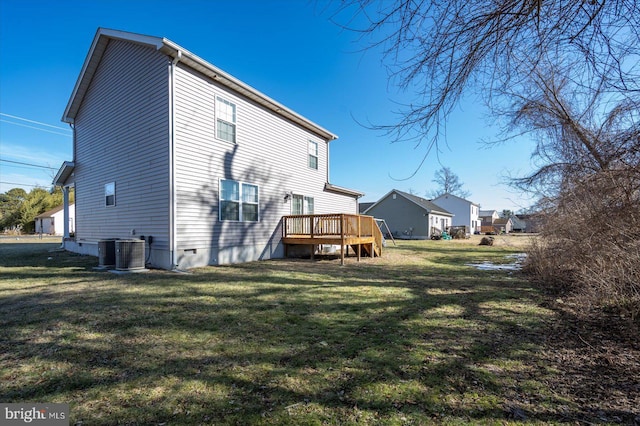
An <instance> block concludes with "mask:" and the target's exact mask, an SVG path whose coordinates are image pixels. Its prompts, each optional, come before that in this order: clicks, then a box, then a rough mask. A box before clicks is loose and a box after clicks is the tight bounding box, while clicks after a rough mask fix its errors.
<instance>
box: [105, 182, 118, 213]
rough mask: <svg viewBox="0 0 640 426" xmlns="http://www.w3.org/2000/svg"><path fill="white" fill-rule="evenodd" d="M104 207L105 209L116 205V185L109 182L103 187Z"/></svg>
mask: <svg viewBox="0 0 640 426" xmlns="http://www.w3.org/2000/svg"><path fill="white" fill-rule="evenodd" d="M104 205H105V206H106V207H110V206H115V205H116V183H115V182H109V183H107V184H105V185H104Z"/></svg>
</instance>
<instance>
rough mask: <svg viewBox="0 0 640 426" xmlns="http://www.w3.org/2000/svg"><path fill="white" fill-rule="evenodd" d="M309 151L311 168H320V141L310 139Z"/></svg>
mask: <svg viewBox="0 0 640 426" xmlns="http://www.w3.org/2000/svg"><path fill="white" fill-rule="evenodd" d="M307 151H308V154H309V163H308V164H309V168H311V169H316V170H318V142H314V141H309V143H308V146H307Z"/></svg>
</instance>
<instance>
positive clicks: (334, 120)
mask: <svg viewBox="0 0 640 426" xmlns="http://www.w3.org/2000/svg"><path fill="white" fill-rule="evenodd" d="M326 6H327V3H326V2H324V1H323V0H318V1H309V2H307V1H304V0H268V1H266V0H262V1H260V0H251V1H250V0H246V1H243V0H238V1H215V0H211V1H207V0H181V1H163V0H153V1H147V0H124V1H122V0H104V1H99V0H83V1H30V0H0V20H1V21H0V57H1V58H2V61H0V114H1V115H0V160H2V161H0V182H1V183H0V192H5V191H7V190H9V189H11V188H13V187H23V188H25V189H27V190H29V189H31V188H32V186H33V185H41V186H44V187H49V186H50V183H51V179H52V176H53V175H54V174H55V172H56V171H57V169H58V167H59V166H60V165H61V164H62V162H63V161H65V160H71V159H72V147H71V132H70V130H69V128H68V127H67V126H66V125H65V124H63V123H61V122H60V117H61V116H62V113H63V111H64V108H65V106H66V104H67V101H68V100H69V96H70V94H71V91H72V89H73V86H74V84H75V81H76V78H77V77H78V74H79V72H80V69H81V67H82V64H83V62H84V59H85V56H86V54H87V51H88V49H89V46H90V44H91V41H92V39H93V36H94V35H95V32H96V30H97V28H98V27H105V28H112V29H118V30H123V31H131V32H137V33H141V34H147V35H152V36H159V37H166V38H168V39H169V40H172V41H173V42H175V43H178V44H179V45H181V46H183V47H184V48H186V49H187V50H189V51H191V52H193V53H195V54H196V55H198V56H200V57H202V58H204V59H206V60H207V61H209V62H211V63H212V64H214V65H216V66H218V67H219V68H221V69H223V70H225V71H226V72H228V73H230V74H232V75H233V76H235V77H237V78H239V79H241V80H243V81H244V82H246V83H247V84H249V85H251V86H253V87H255V88H256V89H258V90H260V91H261V92H263V93H265V94H266V95H268V96H270V97H271V98H273V99H275V100H277V101H278V102H280V103H282V104H284V105H286V106H287V107H289V108H291V109H293V110H294V111H296V112H298V113H299V114H302V115H303V116H305V117H307V118H309V119H310V120H312V121H314V122H316V123H318V124H320V125H321V126H323V127H325V128H326V129H328V130H330V131H331V132H333V133H335V134H337V135H338V136H339V139H338V140H336V141H334V142H332V143H331V145H330V147H331V148H330V149H331V158H330V164H331V171H330V180H331V183H333V184H335V185H339V186H343V187H347V188H352V189H356V190H359V191H361V192H364V193H365V194H366V195H365V197H364V198H363V199H362V200H361V201H376V200H377V199H378V198H379V197H381V196H382V195H384V194H386V193H387V192H389V191H390V190H391V189H393V188H396V189H400V190H404V191H413V192H414V193H416V194H418V195H421V196H425V194H426V192H427V191H430V190H432V189H435V184H434V183H433V182H432V180H433V178H434V173H435V171H436V170H438V169H439V168H441V167H442V166H447V167H449V168H451V170H452V171H453V172H454V173H455V174H457V175H458V176H459V178H460V180H461V181H462V182H463V183H464V189H466V190H468V191H469V192H471V196H470V197H469V199H470V200H471V201H474V202H476V203H480V204H481V206H482V208H485V209H496V210H502V209H511V210H519V209H520V208H523V207H528V206H529V204H530V203H531V201H530V200H529V199H528V198H527V197H526V196H525V195H524V194H521V193H519V192H515V191H514V190H513V189H511V188H509V187H508V186H507V185H506V184H504V181H505V175H507V174H512V175H518V174H523V173H526V172H527V171H529V170H530V169H531V161H530V153H531V143H530V142H529V141H526V140H521V141H518V142H517V143H515V142H514V143H509V144H506V145H502V146H500V147H493V148H489V149H488V148H486V147H484V145H482V144H481V143H480V140H481V139H483V138H485V139H486V138H491V137H492V136H494V135H495V134H496V132H497V129H496V128H493V127H491V126H489V125H488V123H491V122H492V120H491V119H490V118H487V116H486V111H485V110H484V109H483V107H482V103H481V102H479V101H478V100H477V99H475V98H469V99H466V100H465V101H464V102H463V103H462V104H461V106H460V107H459V108H457V109H456V111H454V113H453V114H452V115H451V117H450V119H449V121H448V123H447V133H446V141H447V144H446V145H445V144H442V146H441V147H440V152H439V154H438V155H435V153H432V154H431V155H430V156H429V157H428V158H427V160H426V161H425V162H424V164H423V165H422V167H420V169H419V170H418V171H417V173H415V175H414V176H413V177H412V178H410V179H405V178H407V177H409V176H411V175H412V174H413V173H414V171H415V170H416V168H417V167H418V166H419V164H420V162H421V160H422V158H423V156H424V153H425V149H426V147H425V146H422V145H420V146H418V147H416V146H415V144H414V143H411V142H408V143H402V142H401V143H391V141H390V139H389V137H386V136H385V135H384V134H382V133H380V132H376V131H374V130H371V129H367V128H365V127H363V126H362V125H361V124H359V123H358V122H361V123H366V122H372V123H376V124H388V123H392V122H393V121H394V117H395V116H394V111H397V110H398V105H399V104H402V103H403V102H409V101H410V99H411V98H410V97H409V95H408V94H406V93H400V92H398V91H397V90H396V89H395V87H394V86H392V85H390V84H389V81H388V76H387V72H386V69H385V68H384V66H383V64H382V56H381V52H380V51H379V50H375V49H365V48H366V46H367V44H366V42H365V41H363V40H361V39H359V37H358V35H357V34H355V33H353V32H350V31H345V30H343V29H341V28H340V27H339V26H338V25H336V24H335V23H332V22H330V20H329V18H330V13H329V12H328V11H327V7H326ZM20 163H27V164H34V165H39V166H45V167H49V168H42V167H33V166H31V165H27V164H20Z"/></svg>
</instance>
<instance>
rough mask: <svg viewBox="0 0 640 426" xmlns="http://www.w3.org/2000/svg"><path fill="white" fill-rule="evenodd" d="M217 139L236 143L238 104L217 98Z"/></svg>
mask: <svg viewBox="0 0 640 426" xmlns="http://www.w3.org/2000/svg"><path fill="white" fill-rule="evenodd" d="M216 128H217V129H216V137H217V138H218V139H222V140H223V141H227V142H233V143H235V142H236V104H234V103H231V102H229V101H228V100H226V99H223V98H221V97H219V96H217V97H216Z"/></svg>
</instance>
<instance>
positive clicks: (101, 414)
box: [0, 237, 578, 425]
mask: <svg viewBox="0 0 640 426" xmlns="http://www.w3.org/2000/svg"><path fill="white" fill-rule="evenodd" d="M523 241H524V238H523V237H513V238H511V237H498V238H497V243H496V245H495V246H492V247H487V246H477V241H476V240H475V239H473V240H472V241H464V242H460V241H411V242H409V241H400V242H398V246H397V247H393V246H391V247H388V248H387V249H386V250H385V253H384V257H382V258H377V259H363V260H362V261H361V262H359V263H358V262H356V261H355V259H353V258H350V259H348V260H347V264H346V265H345V266H343V267H341V266H340V265H339V260H335V259H334V260H316V261H309V260H275V261H264V262H254V263H247V264H241V265H233V266H224V267H211V268H202V269H198V270H194V271H192V273H190V274H177V273H171V272H166V271H150V272H148V273H143V274H130V275H116V274H112V273H109V272H99V271H94V270H93V269H92V267H93V266H95V265H96V264H97V259H96V258H92V257H82V256H75V255H71V254H69V253H65V252H60V251H49V250H53V249H55V248H56V247H58V246H59V242H55V243H47V242H36V241H26V242H25V241H22V240H20V241H15V240H1V241H0V401H2V402H25V401H30V402H60V403H69V404H70V408H71V424H76V423H77V422H83V424H85V425H101V424H105V425H106V424H140V425H153V424H166V425H188V424H265V425H272V424H305V425H315V424H365V425H367V424H391V425H393V424H397V425H404V424H425V423H441V424H461V423H469V424H509V423H514V424H515V423H521V422H528V423H531V422H532V423H541V424H542V423H548V422H564V421H571V420H572V419H573V417H572V416H573V414H572V413H575V412H576V410H578V406H577V405H576V403H575V401H573V400H572V398H570V397H568V396H566V395H564V396H563V395H561V394H559V393H557V392H554V389H553V388H552V386H551V385H550V383H552V382H553V378H554V377H555V376H557V375H558V374H559V372H558V369H557V367H555V366H553V364H549V363H547V362H546V361H545V360H546V358H545V356H544V353H545V346H544V342H545V336H546V335H547V334H548V332H549V330H550V324H552V323H553V322H554V321H556V320H557V313H556V312H555V311H554V310H551V309H550V308H547V307H544V306H545V304H544V303H542V302H543V298H544V297H543V295H542V294H541V293H540V291H539V290H538V289H537V288H535V287H534V286H532V285H531V284H529V283H528V282H527V281H526V280H525V279H523V277H521V276H520V275H519V274H518V273H511V272H509V271H479V270H476V269H474V268H473V267H471V266H466V264H468V263H476V262H481V261H484V260H493V261H496V262H505V261H506V260H505V256H506V255H508V254H510V253H514V252H519V251H521V250H522V248H521V247H520V246H521V245H522V242H523Z"/></svg>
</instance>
